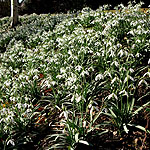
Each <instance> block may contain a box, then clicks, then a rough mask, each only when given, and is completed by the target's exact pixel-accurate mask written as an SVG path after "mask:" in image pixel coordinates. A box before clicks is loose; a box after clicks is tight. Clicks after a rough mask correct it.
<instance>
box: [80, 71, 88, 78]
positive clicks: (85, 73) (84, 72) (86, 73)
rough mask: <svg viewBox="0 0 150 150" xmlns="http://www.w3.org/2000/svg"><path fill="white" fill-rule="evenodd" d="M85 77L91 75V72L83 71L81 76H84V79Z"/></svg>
mask: <svg viewBox="0 0 150 150" xmlns="http://www.w3.org/2000/svg"><path fill="white" fill-rule="evenodd" d="M85 75H89V72H88V71H87V70H86V71H84V70H83V71H82V72H81V76H82V77H84V76H85Z"/></svg>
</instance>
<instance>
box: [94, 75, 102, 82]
mask: <svg viewBox="0 0 150 150" xmlns="http://www.w3.org/2000/svg"><path fill="white" fill-rule="evenodd" d="M103 79H104V76H103V75H102V74H98V75H97V76H96V77H95V81H98V80H103Z"/></svg>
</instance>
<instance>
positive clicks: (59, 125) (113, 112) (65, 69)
mask: <svg viewBox="0 0 150 150" xmlns="http://www.w3.org/2000/svg"><path fill="white" fill-rule="evenodd" d="M140 6H141V4H136V5H135V6H134V5H132V4H129V5H128V7H124V6H122V5H121V7H122V9H121V11H120V10H118V9H117V8H116V11H115V12H107V11H106V10H107V9H108V6H103V7H100V8H99V9H97V10H96V11H93V10H92V9H90V8H84V9H83V10H82V11H81V12H79V13H78V14H77V15H71V14H68V15H63V14H62V15H56V16H52V15H49V14H48V15H39V16H38V15H35V14H33V15H30V16H22V17H20V25H18V26H17V27H16V28H15V29H8V28H7V25H6V24H7V22H6V21H9V18H3V19H2V20H1V21H0V32H1V37H0V102H1V105H0V123H1V124H0V139H1V140H0V146H1V149H4V148H12V147H13V148H18V147H19V146H22V145H25V143H27V144H29V143H31V142H33V143H34V141H33V140H35V137H37V136H38V132H39V131H40V133H42V131H44V130H46V128H48V131H49V135H48V136H47V138H46V140H47V141H48V142H47V143H49V145H47V146H48V148H50V149H54V148H61V149H63V148H65V149H66V148H68V149H75V148H76V147H77V146H78V145H79V143H82V144H85V145H88V146H91V145H92V144H93V143H91V140H90V138H92V137H93V136H94V135H93V134H92V133H93V132H97V133H98V134H99V135H102V134H104V133H107V132H108V131H109V132H115V131H118V133H119V136H122V137H123V135H124V134H130V132H129V131H130V130H132V129H131V127H136V128H138V129H141V130H143V131H144V132H146V131H147V130H146V129H145V128H144V127H142V126H141V124H136V119H135V117H137V116H138V113H139V112H140V111H141V110H143V109H146V110H147V111H149V109H148V106H149V99H148V97H149V94H150V93H149V77H150V68H149V64H150V59H149V55H150V52H149V48H150V39H149V32H150V26H149V24H150V21H149V20H150V16H149V13H148V14H144V13H142V12H140ZM118 7H120V6H118ZM148 11H149V10H148ZM7 29H8V30H7ZM139 102H142V104H143V105H142V106H140V104H139ZM103 117H105V119H104V120H103V119H101V118H103ZM112 126H113V127H114V128H113V129H112ZM53 127H55V128H54V129H53ZM112 130H113V131H112ZM30 131H31V132H30ZM20 137H22V139H21V138H20ZM48 148H47V149H48Z"/></svg>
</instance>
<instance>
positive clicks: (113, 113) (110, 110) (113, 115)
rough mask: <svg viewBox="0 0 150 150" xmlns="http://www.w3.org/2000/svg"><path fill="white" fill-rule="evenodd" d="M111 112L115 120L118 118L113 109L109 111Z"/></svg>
mask: <svg viewBox="0 0 150 150" xmlns="http://www.w3.org/2000/svg"><path fill="white" fill-rule="evenodd" d="M109 111H110V113H111V114H112V116H113V117H114V118H117V116H116V115H115V113H114V112H113V111H112V109H109Z"/></svg>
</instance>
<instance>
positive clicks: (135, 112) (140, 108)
mask: <svg viewBox="0 0 150 150" xmlns="http://www.w3.org/2000/svg"><path fill="white" fill-rule="evenodd" d="M149 104H150V102H147V103H146V104H144V105H142V106H141V107H139V108H138V109H137V110H136V111H134V113H133V115H132V116H134V115H136V114H138V112H139V111H141V110H142V109H143V108H144V107H146V106H147V105H149Z"/></svg>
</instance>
